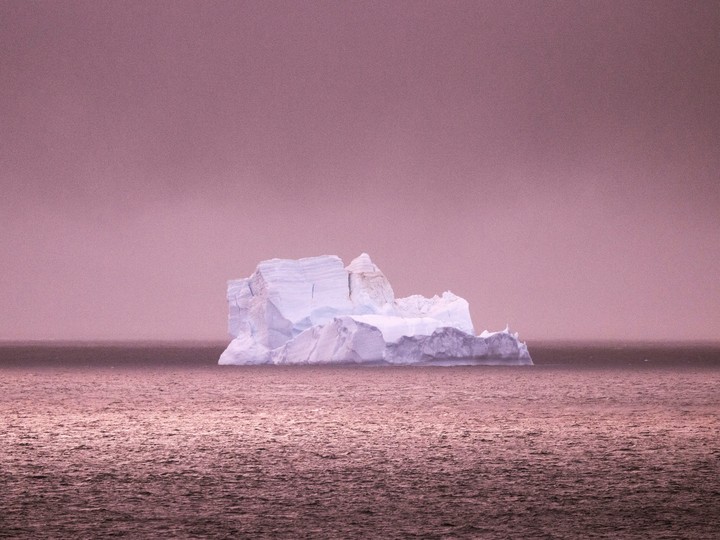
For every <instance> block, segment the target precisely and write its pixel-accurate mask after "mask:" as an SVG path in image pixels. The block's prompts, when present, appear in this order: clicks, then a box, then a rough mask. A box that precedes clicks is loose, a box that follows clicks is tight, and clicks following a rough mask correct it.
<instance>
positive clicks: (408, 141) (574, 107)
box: [0, 0, 720, 342]
mask: <svg viewBox="0 0 720 540" xmlns="http://www.w3.org/2000/svg"><path fill="white" fill-rule="evenodd" d="M718 96H720V2H718V1H713V0H706V1H698V2H675V1H672V2H666V1H663V0H657V1H642V2H636V1H629V0H621V1H611V2H607V1H593V2H589V1H588V2H586V1H578V0H573V1H569V2H564V1H557V2H553V1H548V2H531V1H521V2H515V1H510V0H508V1H493V2H487V1H476V2H463V1H443V2H440V1H437V2H425V1H420V0H417V1H411V2H404V1H392V2H385V1H383V2H374V1H363V2H355V1H347V2H339V1H327V2H325V1H307V2H276V1H272V0H270V1H258V2H239V1H238V2H224V1H218V2H187V1H175V0H173V1H168V2H164V1H154V2H147V1H140V2H136V1H124V2H115V1H110V2H105V1H98V0H93V1H90V2H75V1H73V2H68V1H62V0H61V1H56V2H44V1H42V2H33V1H26V0H21V1H15V0H0V194H1V195H0V340H85V339H87V340H147V339H151V340H155V339H157V340H205V339H209V340H224V339H226V338H227V334H226V318H227V310H226V304H225V286H226V280H228V279H232V278H240V277H245V276H248V275H250V274H251V273H252V272H253V270H254V269H255V266H256V265H257V263H258V262H260V261H261V260H265V259H269V258H274V257H279V258H299V257H307V256H314V255H322V254H336V255H339V256H340V257H342V258H343V260H344V261H346V263H349V262H350V260H352V258H354V257H355V256H357V255H358V254H360V253H361V252H367V253H369V254H370V256H371V257H372V259H373V261H374V262H375V263H376V264H377V265H378V266H379V267H380V268H381V269H382V270H383V272H384V273H385V275H386V276H387V277H388V279H389V280H390V282H391V283H392V285H393V288H394V289H395V293H396V296H406V295H409V294H415V293H419V294H424V295H426V296H432V295H433V294H439V293H442V292H443V291H445V290H451V291H453V292H454V293H455V294H458V295H460V296H462V297H464V298H466V299H467V300H468V301H469V302H470V309H471V314H472V317H473V320H474V322H475V326H476V330H477V331H478V332H479V331H481V330H483V329H485V328H487V329H489V330H499V329H502V328H504V327H505V325H506V323H507V324H509V325H510V328H511V330H516V331H518V332H519V333H520V338H521V339H527V340H529V342H532V340H545V339H597V340H606V339H609V340H670V341H683V340H710V341H717V340H720V151H719V150H718V147H719V144H718V143H719V142H720V98H719V97H718Z"/></svg>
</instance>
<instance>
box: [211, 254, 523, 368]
mask: <svg viewBox="0 0 720 540" xmlns="http://www.w3.org/2000/svg"><path fill="white" fill-rule="evenodd" d="M227 300H228V307H229V315H228V331H229V332H230V335H231V336H232V337H233V338H234V339H233V340H232V342H231V343H230V344H229V345H228V347H227V349H226V350H225V352H223V354H222V355H221V356H220V361H219V363H220V364H239V365H247V364H330V363H388V364H414V365H418V364H419V365H427V364H437V365H473V364H507V365H527V364H532V360H531V359H530V354H529V353H528V350H527V347H526V345H525V344H524V343H522V342H520V341H519V339H518V335H517V333H514V334H511V333H510V332H509V330H508V329H507V328H506V329H505V330H504V331H502V332H487V331H483V332H482V333H481V334H480V335H479V336H478V335H475V330H474V327H473V324H472V320H471V319H470V310H469V306H468V303H467V301H466V300H465V299H463V298H460V297H459V296H456V295H454V294H453V293H451V292H449V291H448V292H444V293H443V294H442V295H441V296H434V297H433V298H425V297H423V296H420V295H413V296H408V297H407V298H395V294H394V292H393V289H392V287H391V286H390V282H389V281H388V280H387V278H386V277H385V275H384V274H383V273H382V272H381V271H380V269H379V268H378V267H377V266H376V265H375V264H374V263H373V262H372V260H370V257H369V256H368V255H367V254H365V253H363V254H361V255H360V256H359V257H357V258H356V259H354V260H353V261H352V262H351V263H350V264H349V265H347V266H345V265H344V264H343V262H342V260H341V259H340V258H339V257H336V256H334V255H323V256H320V257H308V258H305V259H298V260H292V259H271V260H268V261H263V262H261V263H260V264H259V265H258V267H257V269H256V270H255V272H254V273H253V274H252V275H251V276H250V277H248V278H245V279H237V280H232V281H229V282H228V290H227Z"/></svg>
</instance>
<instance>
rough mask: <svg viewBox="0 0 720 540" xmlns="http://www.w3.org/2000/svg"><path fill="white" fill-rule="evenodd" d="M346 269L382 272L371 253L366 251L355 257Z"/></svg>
mask: <svg viewBox="0 0 720 540" xmlns="http://www.w3.org/2000/svg"><path fill="white" fill-rule="evenodd" d="M345 270H347V271H348V272H356V273H358V274H364V273H370V272H380V269H379V268H378V267H377V266H376V265H375V263H373V262H372V260H371V259H370V255H368V254H367V253H365V252H363V253H361V254H360V255H358V256H357V257H355V258H354V259H353V260H352V262H351V263H350V264H348V265H347V266H346V267H345Z"/></svg>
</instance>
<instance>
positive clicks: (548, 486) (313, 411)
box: [0, 345, 720, 539]
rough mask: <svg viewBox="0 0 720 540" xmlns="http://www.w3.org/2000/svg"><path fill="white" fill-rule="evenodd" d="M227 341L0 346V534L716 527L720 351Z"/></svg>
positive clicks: (669, 533) (337, 534)
mask: <svg viewBox="0 0 720 540" xmlns="http://www.w3.org/2000/svg"><path fill="white" fill-rule="evenodd" d="M650 349H652V350H650ZM221 350H222V347H209V346H208V347H189V346H185V347H149V346H134V347H122V346H113V347H108V346H95V347H88V346H85V347H80V346H76V347H70V346H66V347H30V346H25V347H18V346H16V347H2V348H0V433H1V434H2V435H1V437H0V484H1V485H2V486H3V488H2V496H0V537H9V538H12V537H25V538H27V537H43V538H66V537H77V538H97V537H102V536H111V535H112V536H114V535H126V536H129V537H159V536H164V537H170V536H172V537H185V538H191V537H195V538H196V537H204V538H226V537H233V536H234V537H252V538H270V537H280V538H302V537H321V538H322V537H328V538H359V537H382V538H407V537H413V536H417V537H423V538H440V537H457V538H476V537H479V536H480V537H526V538H528V537H547V536H552V537H558V538H578V537H603V536H605V537H618V536H619V537H623V538H658V537H682V538H708V539H710V538H715V537H716V533H717V527H716V524H717V520H718V518H719V517H720V492H718V487H717V486H718V485H720V442H719V441H718V438H717V433H718V432H719V430H720V396H719V395H718V392H717V389H718V388H719V387H720V349H718V348H717V347H714V348H713V347H705V348H695V349H694V350H689V352H688V349H686V350H685V354H683V351H682V349H680V348H675V349H673V348H662V347H658V346H656V347H654V348H648V347H645V348H644V349H642V348H638V347H635V348H627V347H626V348H618V347H616V348H608V347H605V348H602V347H600V346H595V347H589V348H585V349H583V348H582V347H581V346H580V345H576V346H575V348H571V347H567V346H565V347H560V346H553V347H550V346H544V347H543V346H538V347H536V348H535V349H532V348H531V353H532V354H533V355H534V357H535V360H536V363H537V364H538V365H536V366H532V367H505V368H499V367H456V368H417V367H416V368H413V367H410V368H407V367H405V368H397V367H385V368H378V367H372V368H368V367H354V366H323V367H318V366H292V367H279V366H265V367H219V366H215V365H213V363H214V361H216V359H217V356H218V355H219V352H220V351H221ZM583 350H584V353H583ZM590 357H593V358H590ZM673 358H674V361H673ZM553 359H557V361H556V362H553V361H552V360H553ZM661 359H664V360H662V361H661ZM18 360H22V362H20V361H18ZM653 361H655V364H653Z"/></svg>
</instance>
